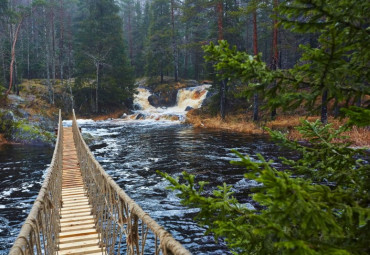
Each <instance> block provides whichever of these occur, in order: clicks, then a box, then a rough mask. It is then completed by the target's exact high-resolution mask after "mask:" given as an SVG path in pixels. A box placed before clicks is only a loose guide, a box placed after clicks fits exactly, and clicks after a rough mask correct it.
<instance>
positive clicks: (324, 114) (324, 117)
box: [321, 89, 328, 124]
mask: <svg viewBox="0 0 370 255" xmlns="http://www.w3.org/2000/svg"><path fill="white" fill-rule="evenodd" d="M321 122H322V123H323V124H327V123H328V90H327V89H324V91H323V92H322V98H321Z"/></svg>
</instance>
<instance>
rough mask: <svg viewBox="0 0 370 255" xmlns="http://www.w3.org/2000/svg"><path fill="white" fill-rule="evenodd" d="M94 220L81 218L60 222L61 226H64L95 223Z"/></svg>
mask: <svg viewBox="0 0 370 255" xmlns="http://www.w3.org/2000/svg"><path fill="white" fill-rule="evenodd" d="M94 222H95V221H94V220H92V219H90V220H80V221H72V222H63V223H60V226H61V227H62V228H63V227H73V226H78V225H83V224H89V223H91V224H94Z"/></svg>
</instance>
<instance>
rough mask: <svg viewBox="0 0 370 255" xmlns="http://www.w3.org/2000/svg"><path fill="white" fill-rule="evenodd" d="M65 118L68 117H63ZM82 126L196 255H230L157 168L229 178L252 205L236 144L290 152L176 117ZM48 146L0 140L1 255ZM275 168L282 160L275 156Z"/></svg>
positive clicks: (113, 171)
mask: <svg viewBox="0 0 370 255" xmlns="http://www.w3.org/2000/svg"><path fill="white" fill-rule="evenodd" d="M65 124H66V125H69V124H70V123H69V122H66V123H65ZM80 126H82V132H83V133H89V134H91V135H92V136H94V137H95V138H96V141H95V143H94V144H93V145H91V146H90V148H91V150H92V151H93V153H94V155H95V156H96V158H97V160H98V161H99V162H100V163H101V164H102V166H103V167H104V169H105V170H106V171H107V172H108V173H109V174H110V175H111V176H112V177H113V179H114V180H115V181H116V182H117V183H118V184H119V185H120V187H121V188H123V189H124V190H125V191H126V193H127V194H128V195H129V196H131V198H133V199H134V200H135V201H136V202H137V203H138V204H139V205H140V206H141V207H142V208H143V209H144V210H145V211H146V212H148V213H149V214H150V215H151V217H152V218H154V219H155V220H156V221H157V222H158V223H159V224H160V225H162V226H163V227H164V228H165V229H167V230H168V231H169V232H171V234H172V235H173V236H174V237H175V238H176V239H177V240H178V241H180V242H181V243H182V244H183V245H184V246H185V247H186V248H187V249H189V250H190V251H191V252H192V253H193V254H230V253H229V252H228V251H227V248H226V246H225V244H224V243H223V242H222V240H219V242H218V243H215V242H214V240H213V237H212V236H205V235H204V230H205V229H204V228H201V227H199V226H198V225H197V224H196V223H195V222H194V221H193V220H192V217H193V216H194V215H195V213H196V212H197V210H196V209H188V208H185V207H183V206H181V205H180V202H179V199H178V198H177V197H176V196H175V194H174V193H173V192H171V191H168V190H167V189H166V186H167V185H168V183H167V181H165V180H164V179H163V178H162V177H160V176H158V175H157V174H156V172H155V171H156V170H161V171H164V172H167V173H169V174H171V175H172V176H178V175H180V174H181V172H182V171H188V172H190V173H192V174H195V175H197V180H206V181H209V182H210V188H209V191H210V190H211V189H212V187H216V186H217V185H220V184H222V183H223V182H226V183H227V184H232V185H234V191H235V192H236V197H237V198H238V199H239V201H241V202H242V203H245V204H246V205H247V206H250V207H253V206H254V205H253V203H252V202H251V201H250V199H249V198H248V194H249V193H250V191H249V188H250V187H253V186H255V185H257V183H255V182H253V181H249V180H246V179H244V178H243V173H244V172H245V170H244V169H243V168H241V167H238V166H233V165H231V164H230V163H229V161H230V160H237V157H236V156H235V155H234V154H233V153H232V152H230V150H231V149H237V150H238V151H239V152H241V153H243V154H248V155H251V157H252V158H256V157H255V154H256V153H261V154H262V155H264V156H265V158H267V159H275V160H276V159H277V158H278V157H279V156H280V155H283V154H284V155H285V156H286V155H287V154H289V153H288V152H287V151H283V150H281V149H280V148H279V147H278V146H277V145H275V144H274V143H272V142H271V141H269V140H268V138H267V137H264V136H251V135H242V134H233V133H228V132H221V131H209V130H204V129H194V128H193V127H191V126H187V125H183V124H178V123H174V122H153V121H132V122H124V121H102V122H92V121H82V122H80ZM52 150H53V149H50V148H43V147H29V146H19V145H3V146H1V147H0V249H1V250H2V253H0V254H6V253H7V252H8V251H9V248H10V247H11V244H12V242H13V241H14V239H15V237H16V236H17V234H18V232H19V229H20V227H21V224H22V222H23V221H24V220H25V218H26V216H27V214H28V212H29V210H30V208H31V206H32V203H33V200H34V199H35V198H36V196H37V193H38V191H39V189H40V187H41V183H42V180H43V176H44V173H45V170H46V168H47V166H48V164H49V163H50V160H51V157H52ZM276 166H277V167H279V164H278V163H276Z"/></svg>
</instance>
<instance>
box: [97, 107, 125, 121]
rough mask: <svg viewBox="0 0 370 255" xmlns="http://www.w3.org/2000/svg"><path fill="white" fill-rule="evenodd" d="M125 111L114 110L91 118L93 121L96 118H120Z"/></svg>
mask: <svg viewBox="0 0 370 255" xmlns="http://www.w3.org/2000/svg"><path fill="white" fill-rule="evenodd" d="M125 112H126V111H125V110H114V111H112V112H110V113H107V114H101V115H96V116H92V117H91V118H92V119H93V120H95V121H96V120H106V119H117V118H120V117H121V116H122V115H123V114H124V113H125Z"/></svg>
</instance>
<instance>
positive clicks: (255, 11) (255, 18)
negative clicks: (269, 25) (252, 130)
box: [253, 10, 259, 121]
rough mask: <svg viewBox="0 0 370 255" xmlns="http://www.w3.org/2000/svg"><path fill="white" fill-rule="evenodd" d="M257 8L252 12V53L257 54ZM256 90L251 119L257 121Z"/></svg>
mask: <svg viewBox="0 0 370 255" xmlns="http://www.w3.org/2000/svg"><path fill="white" fill-rule="evenodd" d="M257 43H258V34H257V10H254V12H253V53H254V55H255V56H257V54H258V44H257ZM258 107H259V106H258V92H255V93H254V95H253V121H258Z"/></svg>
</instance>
